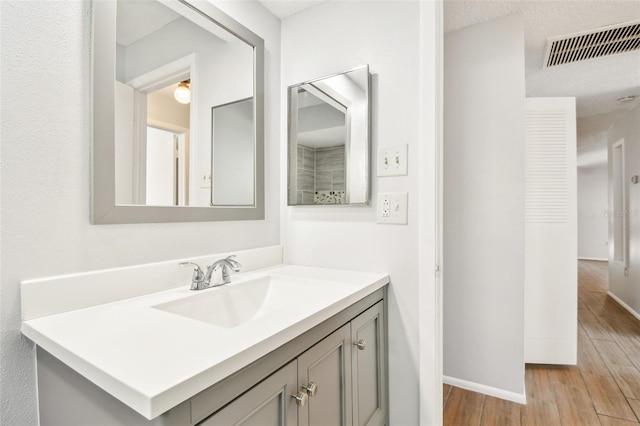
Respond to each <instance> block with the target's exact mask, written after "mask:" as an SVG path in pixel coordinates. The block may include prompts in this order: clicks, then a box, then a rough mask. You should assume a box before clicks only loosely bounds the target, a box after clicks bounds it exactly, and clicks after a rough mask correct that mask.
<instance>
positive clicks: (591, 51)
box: [544, 20, 640, 67]
mask: <svg viewBox="0 0 640 426" xmlns="http://www.w3.org/2000/svg"><path fill="white" fill-rule="evenodd" d="M638 49H640V20H638V21H633V22H625V23H623V24H617V25H611V26H608V27H602V28H598V29H596V30H591V31H585V32H581V33H576V34H571V35H568V36H561V37H555V38H552V39H549V40H548V41H547V52H546V55H545V61H544V66H545V67H553V66H556V65H562V64H568V63H571V62H576V61H583V60H585V59H593V58H600V57H602V56H611V55H616V54H618V53H626V52H631V51H633V50H638Z"/></svg>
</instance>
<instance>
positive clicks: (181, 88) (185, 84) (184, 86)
mask: <svg viewBox="0 0 640 426" xmlns="http://www.w3.org/2000/svg"><path fill="white" fill-rule="evenodd" d="M189 84H191V79H189V80H184V81H181V82H180V83H178V87H176V90H175V91H174V92H173V97H174V98H176V101H178V102H180V103H181V104H188V103H190V102H191V89H189Z"/></svg>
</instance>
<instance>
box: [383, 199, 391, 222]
mask: <svg viewBox="0 0 640 426" xmlns="http://www.w3.org/2000/svg"><path fill="white" fill-rule="evenodd" d="M390 210H391V203H390V202H389V199H388V198H385V199H383V200H382V214H381V216H382V217H389V215H390V214H391V212H390Z"/></svg>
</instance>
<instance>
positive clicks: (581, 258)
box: [578, 257, 609, 262]
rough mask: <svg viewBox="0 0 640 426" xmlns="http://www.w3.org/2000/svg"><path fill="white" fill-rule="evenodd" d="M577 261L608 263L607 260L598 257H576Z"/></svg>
mask: <svg viewBox="0 0 640 426" xmlns="http://www.w3.org/2000/svg"><path fill="white" fill-rule="evenodd" d="M578 260H597V261H598V262H608V261H609V259H600V258H598V257H578Z"/></svg>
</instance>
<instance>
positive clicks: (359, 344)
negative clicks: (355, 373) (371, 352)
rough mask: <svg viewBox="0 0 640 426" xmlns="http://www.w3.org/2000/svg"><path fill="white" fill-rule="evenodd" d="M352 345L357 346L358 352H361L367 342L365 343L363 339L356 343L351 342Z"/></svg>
mask: <svg viewBox="0 0 640 426" xmlns="http://www.w3.org/2000/svg"><path fill="white" fill-rule="evenodd" d="M353 345H354V346H357V347H358V349H359V350H361V351H363V350H364V348H365V347H366V345H367V342H365V341H364V339H360V340H358V341H357V342H353Z"/></svg>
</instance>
